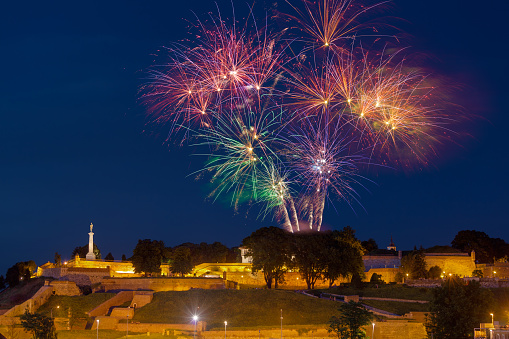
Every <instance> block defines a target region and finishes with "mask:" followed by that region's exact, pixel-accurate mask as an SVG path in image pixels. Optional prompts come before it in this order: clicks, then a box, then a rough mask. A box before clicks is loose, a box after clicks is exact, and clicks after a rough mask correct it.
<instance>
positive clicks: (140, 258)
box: [131, 239, 165, 276]
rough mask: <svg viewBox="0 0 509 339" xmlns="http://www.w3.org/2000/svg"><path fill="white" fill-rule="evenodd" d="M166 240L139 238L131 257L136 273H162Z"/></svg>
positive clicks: (146, 274)
mask: <svg viewBox="0 0 509 339" xmlns="http://www.w3.org/2000/svg"><path fill="white" fill-rule="evenodd" d="M164 248H165V247H164V242H162V241H157V240H150V239H144V240H138V244H137V245H136V247H135V248H134V250H133V256H132V258H131V260H132V262H133V266H134V271H135V272H136V273H142V272H143V273H144V274H145V276H148V275H149V274H153V273H155V274H159V273H161V262H162V260H163V251H164Z"/></svg>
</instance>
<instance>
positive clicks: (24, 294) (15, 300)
mask: <svg viewBox="0 0 509 339" xmlns="http://www.w3.org/2000/svg"><path fill="white" fill-rule="evenodd" d="M44 281H45V279H44V278H38V279H30V280H29V281H28V282H21V283H20V284H19V285H16V286H14V287H11V288H7V289H5V290H4V291H3V292H2V293H0V309H4V310H5V309H10V308H12V307H14V306H16V305H19V304H21V303H24V302H25V301H27V300H28V299H30V298H32V297H33V296H34V294H35V293H37V291H39V289H40V288H41V287H42V286H44Z"/></svg>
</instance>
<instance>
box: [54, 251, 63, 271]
mask: <svg viewBox="0 0 509 339" xmlns="http://www.w3.org/2000/svg"><path fill="white" fill-rule="evenodd" d="M55 265H56V266H57V267H60V266H62V256H61V255H60V254H58V252H55Z"/></svg>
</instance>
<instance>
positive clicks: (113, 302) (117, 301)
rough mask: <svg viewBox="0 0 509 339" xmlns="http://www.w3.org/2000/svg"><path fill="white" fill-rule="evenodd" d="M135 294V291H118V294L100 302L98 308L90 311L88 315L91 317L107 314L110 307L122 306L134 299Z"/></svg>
mask: <svg viewBox="0 0 509 339" xmlns="http://www.w3.org/2000/svg"><path fill="white" fill-rule="evenodd" d="M133 295H134V292H133V291H122V292H119V293H117V295H116V296H114V297H112V298H110V299H108V300H106V301H105V302H103V303H102V304H100V305H99V306H97V307H96V308H94V309H93V310H91V311H90V312H88V315H89V316H90V317H98V316H103V315H106V314H107V313H108V311H109V310H110V307H113V306H120V305H122V304H123V303H125V302H127V301H131V300H132V299H133Z"/></svg>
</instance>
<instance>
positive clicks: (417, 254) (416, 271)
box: [401, 250, 428, 279]
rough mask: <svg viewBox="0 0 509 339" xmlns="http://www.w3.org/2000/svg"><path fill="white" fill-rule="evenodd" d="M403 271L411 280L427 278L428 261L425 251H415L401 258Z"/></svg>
mask: <svg viewBox="0 0 509 339" xmlns="http://www.w3.org/2000/svg"><path fill="white" fill-rule="evenodd" d="M401 269H402V270H403V273H404V274H408V277H409V278H410V279H420V278H426V277H427V275H428V270H427V269H426V259H425V257H424V251H423V250H414V251H412V252H410V253H409V254H407V255H405V256H404V257H403V258H401Z"/></svg>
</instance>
